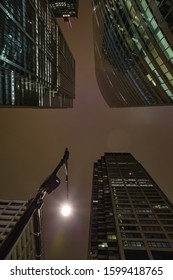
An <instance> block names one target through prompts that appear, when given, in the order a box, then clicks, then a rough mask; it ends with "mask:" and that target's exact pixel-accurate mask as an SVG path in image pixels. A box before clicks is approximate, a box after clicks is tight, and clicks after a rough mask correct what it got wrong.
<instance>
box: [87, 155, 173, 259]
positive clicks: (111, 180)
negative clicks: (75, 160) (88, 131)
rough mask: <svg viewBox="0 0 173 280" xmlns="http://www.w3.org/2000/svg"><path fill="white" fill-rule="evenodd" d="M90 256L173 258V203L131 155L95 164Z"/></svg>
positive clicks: (118, 156)
mask: <svg viewBox="0 0 173 280" xmlns="http://www.w3.org/2000/svg"><path fill="white" fill-rule="evenodd" d="M88 258H89V259H116V260H118V259H120V260H121V259H126V260H130V259H156V260H157V259H172V258H173V207H172V204H171V202H170V201H169V200H168V198H167V197H166V196H165V194H164V193H163V192H162V191H161V189H160V188H159V187H158V185H157V184H156V183H155V182H154V181H153V179H152V178H151V177H150V175H149V174H148V173H147V171H146V170H145V169H144V168H143V166H142V165H141V164H140V163H139V162H138V161H137V160H136V159H135V158H134V157H133V156H132V155H131V154H130V153H105V155H104V156H102V157H101V158H100V159H99V160H98V161H97V162H96V163H95V164H94V170H93V188H92V201H91V218H90V238H89V253H88Z"/></svg>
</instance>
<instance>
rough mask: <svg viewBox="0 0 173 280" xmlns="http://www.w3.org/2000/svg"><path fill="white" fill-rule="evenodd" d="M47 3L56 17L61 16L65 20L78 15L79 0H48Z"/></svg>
mask: <svg viewBox="0 0 173 280" xmlns="http://www.w3.org/2000/svg"><path fill="white" fill-rule="evenodd" d="M49 4H50V6H51V7H52V9H53V11H54V14H55V16H56V17H63V18H64V20H66V19H68V18H69V17H77V16H78V7H79V0H64V1H62V0H49Z"/></svg>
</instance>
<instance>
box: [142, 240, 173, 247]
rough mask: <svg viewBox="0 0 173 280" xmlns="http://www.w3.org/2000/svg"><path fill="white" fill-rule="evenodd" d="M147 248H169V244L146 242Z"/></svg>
mask: <svg viewBox="0 0 173 280" xmlns="http://www.w3.org/2000/svg"><path fill="white" fill-rule="evenodd" d="M147 244H148V246H149V247H157V248H170V247H171V244H170V243H169V242H164V241H147Z"/></svg>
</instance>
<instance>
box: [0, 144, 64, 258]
mask: <svg viewBox="0 0 173 280" xmlns="http://www.w3.org/2000/svg"><path fill="white" fill-rule="evenodd" d="M68 158H69V151H68V149H67V148H66V149H65V152H64V156H63V158H62V159H61V161H60V162H59V164H58V165H57V166H56V168H55V169H54V171H53V172H52V173H51V174H50V175H49V176H48V177H47V178H46V180H45V181H44V182H43V183H42V185H41V186H40V188H39V189H38V192H37V194H36V196H35V197H34V198H32V199H31V200H29V202H28V205H27V208H26V210H25V212H24V214H23V215H22V216H21V218H20V219H19V221H18V222H17V223H16V225H15V226H14V227H13V229H12V230H11V231H10V233H9V234H8V236H7V237H6V238H5V239H4V241H3V243H2V245H1V247H0V259H1V260H3V259H5V258H6V257H7V255H8V254H9V252H10V251H11V249H12V248H13V246H14V245H15V243H16V241H17V240H18V238H19V237H20V235H21V233H22V232H23V230H24V228H25V226H26V224H27V223H28V221H29V220H30V218H31V217H32V216H33V228H34V235H35V247H36V259H41V258H42V250H41V225H40V209H41V206H42V204H43V198H44V196H45V194H46V193H47V194H50V193H51V192H52V191H54V190H55V189H56V188H57V187H58V186H59V185H60V182H61V181H60V179H59V178H58V177H57V175H56V174H57V172H58V171H59V169H60V168H61V167H62V165H65V171H66V184H67V200H68V165H67V162H68Z"/></svg>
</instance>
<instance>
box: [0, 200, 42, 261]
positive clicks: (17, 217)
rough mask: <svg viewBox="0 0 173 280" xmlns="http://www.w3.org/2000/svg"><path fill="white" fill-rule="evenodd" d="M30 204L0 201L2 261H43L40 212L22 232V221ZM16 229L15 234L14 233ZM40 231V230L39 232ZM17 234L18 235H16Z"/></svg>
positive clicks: (34, 215)
mask: <svg viewBox="0 0 173 280" xmlns="http://www.w3.org/2000/svg"><path fill="white" fill-rule="evenodd" d="M27 207H28V202H27V201H21V200H2V199H1V200H0V259H1V260H2V259H7V260H35V259H42V258H43V256H42V242H41V230H40V224H39V218H38V215H39V213H40V212H39V210H38V209H36V211H35V212H34V213H33V215H31V216H30V217H29V218H28V219H27V222H26V217H25V221H23V222H25V223H24V226H22V230H21V220H23V218H24V215H25V216H26V213H27ZM14 229H16V230H15V232H14ZM38 229H39V230H38ZM16 232H17V234H16Z"/></svg>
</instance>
